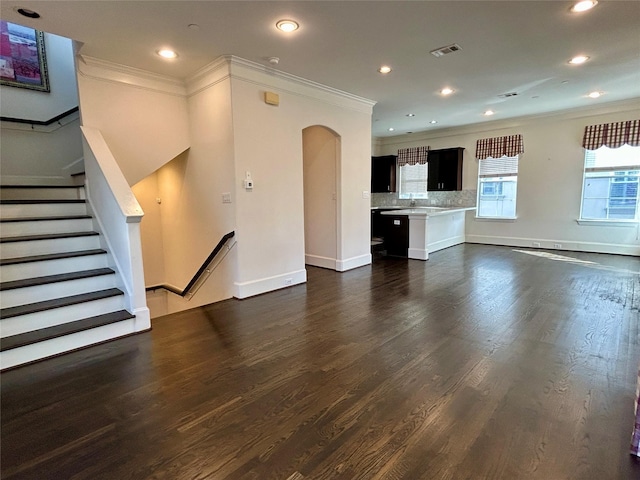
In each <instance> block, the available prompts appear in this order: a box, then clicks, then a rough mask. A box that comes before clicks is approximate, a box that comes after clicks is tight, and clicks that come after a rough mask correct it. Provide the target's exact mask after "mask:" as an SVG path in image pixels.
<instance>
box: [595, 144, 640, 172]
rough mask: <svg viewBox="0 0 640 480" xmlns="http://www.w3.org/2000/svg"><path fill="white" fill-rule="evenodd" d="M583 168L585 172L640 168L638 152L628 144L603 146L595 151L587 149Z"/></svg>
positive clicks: (639, 154)
mask: <svg viewBox="0 0 640 480" xmlns="http://www.w3.org/2000/svg"><path fill="white" fill-rule="evenodd" d="M636 149H637V147H636ZM584 169H585V171H586V172H601V171H608V170H638V169H640V153H638V152H637V151H634V148H633V147H629V146H622V147H620V148H617V149H606V148H604V149H601V150H597V151H596V150H587V151H586V152H585V155H584Z"/></svg>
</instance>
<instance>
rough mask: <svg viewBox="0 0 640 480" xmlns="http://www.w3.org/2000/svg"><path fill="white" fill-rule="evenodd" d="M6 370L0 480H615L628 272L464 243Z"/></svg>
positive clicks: (626, 411) (613, 263)
mask: <svg viewBox="0 0 640 480" xmlns="http://www.w3.org/2000/svg"><path fill="white" fill-rule="evenodd" d="M307 270H308V272H307V273H308V283H307V284H305V285H298V286H294V287H292V288H288V289H284V290H279V291H276V292H272V293H269V294H266V295H260V296H258V297H253V298H249V299H245V300H242V301H239V300H227V301H224V302H219V303H216V304H213V305H208V306H205V307H200V308H195V309H192V310H188V311H185V312H180V313H177V314H174V315H171V316H167V317H163V318H159V319H154V320H153V327H154V328H153V330H152V331H151V332H149V333H146V334H142V335H137V336H135V337H131V338H126V339H122V340H119V341H116V342H111V343H108V344H105V345H100V346H96V347H92V348H90V349H86V350H83V351H79V352H74V353H72V354H70V355H66V356H63V357H59V358H54V359H51V360H47V361H44V362H41V363H39V364H34V365H29V366H26V367H24V368H19V369H16V370H13V371H8V372H6V373H3V375H2V377H1V378H0V381H1V382H2V392H1V401H2V405H1V408H2V415H1V418H0V420H1V423H2V424H1V427H2V436H1V442H2V445H1V447H2V448H1V450H0V454H1V455H2V458H1V463H0V468H1V472H0V473H1V476H2V478H3V479H5V478H7V479H9V480H24V479H43V478H56V479H58V478H61V479H67V478H68V479H71V478H73V479H92V480H95V479H98V480H101V479H109V480H111V479H114V478H117V479H132V480H133V479H135V480H139V479H183V478H184V479H215V480H226V479H229V480H254V479H259V480H271V479H274V480H275V479H277V480H303V479H304V480H324V479H331V480H334V479H348V480H359V479H367V480H369V479H385V480H400V479H402V480H422V479H424V480H444V479H447V480H449V479H455V480H459V479H461V480H465V479H469V480H477V479H488V480H493V479H496V480H502V479H504V480H520V479H522V480H524V479H526V480H556V479H558V480H559V479H576V480H591V479H598V480H626V479H637V478H640V463H639V462H638V461H637V459H635V458H633V457H631V456H630V455H629V454H628V447H629V439H630V434H631V428H632V424H633V396H634V392H635V381H636V375H637V367H638V361H639V360H640V350H639V348H638V347H639V345H638V342H639V338H640V336H639V334H640V329H639V327H638V320H639V318H638V317H639V311H640V273H639V272H640V259H639V258H634V257H622V256H612V255H598V254H588V253H576V252H542V251H536V250H526V249H512V248H506V247H491V246H482V245H460V246H457V247H452V248H449V249H446V250H442V251H440V252H437V253H435V254H433V255H432V256H430V259H429V261H428V262H420V261H410V260H406V259H391V258H384V257H376V259H375V261H374V263H373V265H371V266H366V267H362V268H358V269H356V270H351V271H347V272H342V273H337V272H333V271H330V270H323V269H318V268H313V267H308V268H307Z"/></svg>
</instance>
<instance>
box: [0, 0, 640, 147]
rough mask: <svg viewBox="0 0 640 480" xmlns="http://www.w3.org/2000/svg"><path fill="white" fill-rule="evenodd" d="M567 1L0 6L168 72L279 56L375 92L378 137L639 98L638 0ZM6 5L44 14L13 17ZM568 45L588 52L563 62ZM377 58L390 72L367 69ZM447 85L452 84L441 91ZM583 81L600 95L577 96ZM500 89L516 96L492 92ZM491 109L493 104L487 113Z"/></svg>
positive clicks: (571, 51)
mask: <svg viewBox="0 0 640 480" xmlns="http://www.w3.org/2000/svg"><path fill="white" fill-rule="evenodd" d="M571 5H572V3H571V2H568V1H561V0H553V1H548V0H547V1H481V0H480V1H451V0H449V1H372V2H365V1H290V2H270V1H226V2H225V1H154V0H146V1H115V0H109V1H99V0H94V1H58V0H46V1H29V0H2V2H1V3H0V14H1V18H2V19H3V20H7V21H11V22H15V23H21V24H23V25H28V26H31V27H35V28H37V29H39V30H44V31H47V32H51V33H55V34H58V35H62V36H65V37H69V38H72V39H74V40H77V41H79V42H82V43H83V46H82V49H81V50H80V53H82V54H85V55H88V56H92V57H97V58H100V59H104V60H109V61H112V62H116V63H120V64H124V65H129V66H133V67H136V68H141V69H144V70H147V71H151V72H155V73H159V74H164V75H170V76H172V77H178V78H186V77H188V76H190V75H192V74H193V73H194V72H196V71H197V70H198V69H199V68H201V67H203V66H205V65H206V64H208V63H210V62H211V61H213V60H214V59H215V58H216V57H218V56H220V55H224V54H229V55H236V56H239V57H242V58H245V59H247V60H252V61H255V62H260V63H263V64H265V65H267V66H271V64H270V63H269V62H268V59H269V57H279V59H280V62H279V64H278V65H277V66H275V68H277V69H278V70H282V71H284V72H287V73H290V74H294V75H297V76H300V77H303V78H306V79H309V80H313V81H315V82H319V83H321V84H324V85H328V86H330V87H333V88H336V89H339V90H343V91H346V92H349V93H351V94H355V95H359V96H361V97H365V98H368V99H371V100H375V101H376V102H377V104H376V106H375V107H374V114H373V122H372V129H373V135H374V136H379V137H383V136H390V135H398V134H405V133H407V132H417V131H424V130H429V129H436V128H443V127H451V126H460V125H467V124H472V123H478V122H484V121H489V120H501V119H506V118H511V117H516V116H522V115H533V114H542V113H548V112H554V111H559V110H564V109H569V108H576V107H584V106H587V105H594V104H603V103H608V102H614V101H620V100H626V99H632V98H633V99H637V100H638V101H639V103H640V1H637V0H634V1H617V0H615V1H614V0H601V1H600V3H599V4H598V5H597V6H596V7H595V8H594V9H592V10H590V11H588V12H584V13H580V14H576V13H571V12H570V7H571ZM17 7H25V8H28V9H31V10H35V11H37V12H38V13H40V15H41V18H39V19H35V20H33V19H28V18H25V17H22V16H20V15H19V14H18V13H17V12H16V11H15V9H16V8H17ZM283 18H291V19H294V20H296V21H297V22H298V23H299V24H300V28H299V30H297V31H296V32H293V33H290V34H285V33H283V32H280V31H279V30H277V29H276V28H275V23H276V22H277V21H278V20H280V19H283ZM190 24H196V25H197V26H198V28H194V27H189V25H190ZM453 43H457V44H458V45H459V46H460V47H461V50H460V51H458V52H455V53H451V54H448V55H445V56H443V57H440V58H436V57H435V56H433V55H431V54H430V53H429V52H430V51H431V50H433V49H436V48H439V47H442V46H446V45H449V44H453ZM161 47H171V48H173V49H174V50H176V51H177V52H178V54H179V57H178V58H177V59H174V60H171V61H166V60H163V59H162V58H160V57H159V56H158V55H156V53H155V52H156V51H157V50H158V49H159V48H161ZM578 54H584V55H588V56H589V57H590V59H589V61H587V62H586V63H584V64H582V65H569V64H568V60H569V59H570V58H572V57H574V56H576V55H578ZM383 64H386V65H389V66H391V67H392V69H393V70H392V72H391V73H389V74H387V75H382V74H380V73H378V72H377V69H378V68H379V67H380V66H381V65H383ZM445 86H449V87H451V88H453V89H454V90H455V91H454V93H453V94H452V95H449V96H447V97H444V96H442V95H440V93H439V91H440V89H442V88H443V87H445ZM594 90H597V91H601V92H603V95H602V96H601V97H600V98H598V99H591V98H588V97H587V94H588V93H589V92H591V91H594ZM511 92H513V93H517V95H516V96H512V97H509V98H503V97H501V96H500V95H502V94H505V93H511ZM488 109H491V110H493V111H494V112H495V114H494V115H493V116H491V117H486V116H484V115H483V112H485V111H486V110H488ZM410 113H411V114H414V115H415V116H412V117H409V116H407V114H410ZM432 120H435V121H437V122H438V123H436V124H431V123H429V122H430V121H432ZM389 128H394V131H389Z"/></svg>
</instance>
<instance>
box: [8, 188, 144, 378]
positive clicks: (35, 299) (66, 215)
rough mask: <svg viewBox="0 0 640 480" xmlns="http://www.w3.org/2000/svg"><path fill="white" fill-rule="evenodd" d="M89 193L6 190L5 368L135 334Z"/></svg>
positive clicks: (132, 319)
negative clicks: (95, 221) (90, 209)
mask: <svg viewBox="0 0 640 480" xmlns="http://www.w3.org/2000/svg"><path fill="white" fill-rule="evenodd" d="M108 258H109V257H108V254H107V252H106V251H105V250H104V249H103V248H101V242H100V236H99V234H98V233H96V232H95V231H94V230H93V221H92V218H91V217H90V216H89V215H87V205H86V200H85V196H84V187H82V186H76V185H68V186H67V185H65V186H5V187H1V188H0V369H3V370H4V369H7V368H12V367H16V366H18V365H22V364H25V363H31V362H34V361H36V360H40V359H43V358H47V357H50V356H54V355H59V354H61V353H64V352H68V351H72V350H77V349H79V348H83V347H87V346H90V345H93V344H96V343H101V342H104V341H107V340H111V339H114V338H117V337H121V336H124V335H129V334H132V333H135V329H134V323H135V317H134V316H133V315H132V314H131V313H129V312H128V311H127V310H126V309H125V298H124V292H123V291H122V290H120V289H119V288H117V284H118V282H117V278H116V275H117V273H116V272H115V271H114V270H112V269H111V268H109V266H108V263H109V261H108Z"/></svg>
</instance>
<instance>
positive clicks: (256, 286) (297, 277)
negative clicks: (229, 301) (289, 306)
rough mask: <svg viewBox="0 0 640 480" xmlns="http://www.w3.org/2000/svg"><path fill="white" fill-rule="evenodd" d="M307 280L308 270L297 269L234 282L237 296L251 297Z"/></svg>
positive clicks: (235, 295)
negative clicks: (271, 275)
mask: <svg viewBox="0 0 640 480" xmlns="http://www.w3.org/2000/svg"><path fill="white" fill-rule="evenodd" d="M306 281H307V271H306V270H297V271H295V272H288V273H283V274H281V275H275V276H273V277H267V278H260V279H258V280H252V281H250V282H234V284H233V286H234V294H233V296H234V297H236V298H240V299H242V298H249V297H253V296H254V295H260V294H261V293H267V292H272V291H274V290H279V289H281V288H286V287H290V286H292V285H298V284H300V283H305V282H306Z"/></svg>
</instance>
